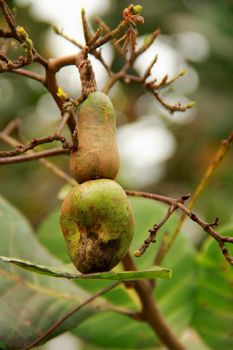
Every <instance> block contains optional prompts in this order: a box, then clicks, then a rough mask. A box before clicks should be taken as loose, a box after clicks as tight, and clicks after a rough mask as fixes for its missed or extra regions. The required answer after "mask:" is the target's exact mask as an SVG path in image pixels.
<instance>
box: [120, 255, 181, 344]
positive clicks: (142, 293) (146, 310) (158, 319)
mask: <svg viewBox="0 0 233 350" xmlns="http://www.w3.org/2000/svg"><path fill="white" fill-rule="evenodd" d="M123 265H124V268H125V270H131V271H135V270H137V268H136V266H135V264H134V262H133V260H132V257H131V256H130V254H129V253H128V254H127V255H126V256H125V257H124V259H123ZM133 288H134V289H135V291H136V292H137V294H138V296H139V298H140V301H141V304H142V317H143V319H144V320H145V321H146V322H147V323H148V324H149V325H150V327H151V328H152V330H153V331H154V333H155V334H156V335H157V336H158V338H159V339H160V340H161V342H162V343H163V344H164V345H165V346H166V347H167V348H168V349H170V350H185V347H184V346H183V345H182V344H181V343H180V341H179V339H178V338H177V337H176V335H175V334H174V333H173V331H172V330H171V329H170V327H169V326H168V325H167V323H166V322H165V320H164V318H163V316H162V314H161V312H160V310H159V308H158V306H157V304H156V301H155V300H154V297H153V294H152V288H151V285H150V283H149V281H144V280H142V281H135V282H134V283H133Z"/></svg>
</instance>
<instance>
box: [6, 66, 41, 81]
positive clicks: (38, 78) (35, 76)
mask: <svg viewBox="0 0 233 350" xmlns="http://www.w3.org/2000/svg"><path fill="white" fill-rule="evenodd" d="M8 72H9V73H15V74H19V75H23V76H24V77H27V78H30V79H33V80H36V81H38V82H40V83H42V84H45V77H43V76H42V75H40V74H37V73H35V72H32V71H29V70H26V69H22V68H18V69H10V70H9V71H8Z"/></svg>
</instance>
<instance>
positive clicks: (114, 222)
mask: <svg viewBox="0 0 233 350" xmlns="http://www.w3.org/2000/svg"><path fill="white" fill-rule="evenodd" d="M60 225H61V228H62V231H63V234H64V238H65V241H66V247H67V252H68V254H69V256H70V258H71V260H72V262H73V264H74V265H75V267H76V268H77V269H78V270H79V271H80V272H82V273H93V272H101V271H109V270H111V269H112V268H113V267H114V266H116V265H117V264H118V263H119V262H120V261H121V259H122V258H123V257H124V256H125V254H126V253H127V251H128V249H129V246H130V243H131V240H132V237H133V233H134V216H133V211H132V208H131V205H130V202H129V200H128V198H127V196H126V194H125V192H124V190H123V188H122V187H121V186H120V185H119V184H117V183H116V182H115V181H113V180H109V179H98V180H90V181H86V182H84V183H83V184H81V185H78V186H75V187H74V188H73V189H72V190H71V192H70V193H69V194H68V195H67V197H66V198H65V200H64V202H63V204H62V206H61V211H60Z"/></svg>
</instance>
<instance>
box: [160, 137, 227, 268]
mask: <svg viewBox="0 0 233 350" xmlns="http://www.w3.org/2000/svg"><path fill="white" fill-rule="evenodd" d="M232 142H233V133H231V134H230V135H229V136H228V138H227V139H225V140H223V141H222V142H221V145H220V147H219V149H218V151H217V153H216V155H215V156H214V159H213V160H212V162H211V163H210V165H209V166H208V168H207V169H206V172H205V173H204V175H203V177H202V178H201V181H200V182H199V184H198V185H197V188H196V190H195V191H194V194H193V195H192V197H191V200H190V202H189V205H188V209H189V210H192V208H193V207H194V205H195V203H196V201H197V200H198V198H199V197H200V195H201V193H202V192H203V191H204V189H205V188H206V186H207V185H208V182H209V180H210V178H211V177H212V176H213V174H214V172H215V171H216V169H217V168H218V167H219V166H220V164H221V162H222V160H223V159H224V157H225V156H226V155H227V153H228V151H229V150H230V147H231V145H232ZM186 219H187V215H186V214H185V213H183V214H182V215H181V217H180V220H179V222H178V224H177V226H176V228H175V230H174V231H173V232H172V234H171V235H170V236H169V238H168V239H167V240H166V241H165V242H164V244H163V245H162V246H161V247H160V249H159V250H158V253H157V256H156V258H155V262H156V264H158V265H160V264H161V262H162V261H163V259H164V257H165V255H166V254H167V252H168V251H169V249H170V247H171V246H172V244H173V243H174V241H175V239H176V237H177V236H178V234H179V233H180V230H181V227H182V225H183V224H184V222H185V220H186Z"/></svg>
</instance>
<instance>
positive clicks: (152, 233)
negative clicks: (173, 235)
mask: <svg viewBox="0 0 233 350" xmlns="http://www.w3.org/2000/svg"><path fill="white" fill-rule="evenodd" d="M176 209H177V206H175V205H171V206H170V207H169V208H168V210H167V213H166V215H165V216H164V218H163V219H162V220H161V221H160V222H159V224H155V225H154V226H153V227H152V228H151V229H149V233H150V235H149V237H148V238H147V239H145V241H144V243H143V245H142V246H141V247H140V248H139V249H138V250H136V251H135V252H134V256H136V257H140V256H142V255H143V254H144V253H145V251H146V250H147V248H148V247H149V245H150V244H151V243H155V242H156V236H157V232H158V231H159V229H160V228H161V227H162V226H163V225H164V224H165V223H166V222H167V221H168V219H169V218H170V217H171V215H172V214H173V213H174V211H175V210H176Z"/></svg>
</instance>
